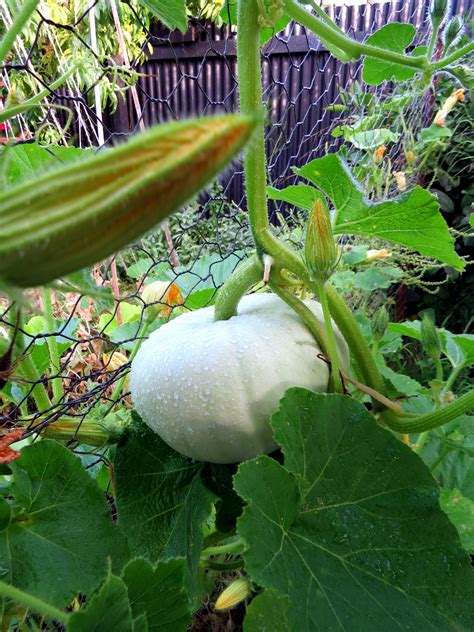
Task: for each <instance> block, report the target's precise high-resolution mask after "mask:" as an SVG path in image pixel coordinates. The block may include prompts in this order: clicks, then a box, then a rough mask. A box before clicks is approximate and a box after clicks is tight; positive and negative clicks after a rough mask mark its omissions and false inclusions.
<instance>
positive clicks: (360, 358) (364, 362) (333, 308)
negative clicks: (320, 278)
mask: <svg viewBox="0 0 474 632" xmlns="http://www.w3.org/2000/svg"><path fill="white" fill-rule="evenodd" d="M315 289H316V288H315ZM325 290H326V297H327V300H328V304H329V309H330V312H331V316H332V317H333V319H334V321H335V322H336V324H337V326H338V327H339V330H340V331H341V333H342V335H343V336H344V338H345V339H346V341H347V344H348V345H349V348H350V350H351V352H352V354H353V356H354V359H355V361H356V363H357V366H358V368H359V370H360V372H361V374H362V377H363V380H364V383H365V384H367V386H370V388H373V389H374V390H376V391H377V392H378V393H382V395H383V394H384V393H385V384H384V382H383V379H382V376H381V374H380V371H379V369H378V367H377V364H376V363H375V358H374V356H373V355H372V352H371V350H370V347H369V345H368V343H367V341H366V340H365V338H364V335H363V334H362V332H361V330H360V327H359V326H358V324H357V322H356V321H355V319H354V317H353V315H352V313H351V311H350V309H349V308H348V307H347V305H346V304H345V302H344V299H343V298H342V296H341V295H340V294H339V293H338V291H337V290H336V289H335V288H334V287H332V286H331V285H330V283H326V287H325Z"/></svg>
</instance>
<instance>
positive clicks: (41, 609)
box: [0, 581, 69, 625]
mask: <svg viewBox="0 0 474 632" xmlns="http://www.w3.org/2000/svg"><path fill="white" fill-rule="evenodd" d="M0 595H2V596H3V597H7V598H8V599H11V600H12V601H14V602H16V603H21V604H23V605H24V606H26V607H27V608H28V609H29V610H33V612H37V613H38V614H40V615H42V616H44V617H46V618H48V619H53V620H54V621H59V623H63V624H64V625H67V624H68V623H69V615H68V614H67V613H66V612H63V611H62V610H59V609H58V608H56V607H55V606H52V605H51V604H49V603H45V602H44V601H42V600H41V599H38V597H34V596H33V595H29V594H28V593H25V592H23V591H22V590H19V589H18V588H15V587H14V586H11V585H10V584H6V583H5V582H2V581H0Z"/></svg>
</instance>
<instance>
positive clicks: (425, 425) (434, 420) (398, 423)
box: [383, 389, 474, 434]
mask: <svg viewBox="0 0 474 632" xmlns="http://www.w3.org/2000/svg"><path fill="white" fill-rule="evenodd" d="M473 409H474V389H473V390H471V391H469V392H468V393H465V394H464V395H462V396H461V397H459V398H458V399H456V400H454V402H451V404H448V406H445V407H444V408H441V409H440V410H434V411H433V412H431V413H426V414H425V415H420V416H419V417H415V418H414V419H403V418H401V417H396V416H395V415H393V414H390V413H384V414H383V419H384V421H385V423H386V424H387V426H388V427H389V428H390V429H391V430H395V431H396V432H402V433H409V434H412V433H417V432H426V431H428V430H432V429H433V428H437V427H438V426H442V425H443V424H446V423H448V422H449V421H452V420H453V419H456V417H460V416H461V415H464V414H465V413H468V412H469V411H471V410H473Z"/></svg>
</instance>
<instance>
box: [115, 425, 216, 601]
mask: <svg viewBox="0 0 474 632" xmlns="http://www.w3.org/2000/svg"><path fill="white" fill-rule="evenodd" d="M143 426H144V424H143ZM114 465H115V476H116V493H117V496H116V502H117V511H118V517H119V521H120V524H121V525H122V527H123V528H124V530H125V531H126V533H127V536H128V541H129V545H130V548H131V551H132V554H135V555H140V556H145V557H146V558H148V559H149V560H150V561H151V562H152V563H155V562H156V561H157V560H158V559H169V558H175V557H183V558H185V560H186V566H185V585H186V587H187V589H188V592H189V595H190V598H191V600H192V601H193V602H194V601H197V600H198V599H199V598H200V596H201V594H202V584H201V578H200V575H199V572H198V562H199V557H200V554H201V547H202V541H203V534H202V529H201V527H202V525H203V524H204V522H205V521H206V520H207V518H208V517H209V515H210V514H211V511H212V508H213V505H214V502H215V500H216V496H214V494H213V493H212V492H210V491H209V490H208V489H207V488H206V487H205V485H204V483H203V482H202V480H201V470H202V467H203V464H202V463H196V462H193V461H192V460H191V459H188V458H186V457H184V456H182V455H180V454H178V453H177V452H175V451H174V450H172V449H171V448H169V447H168V446H167V445H166V444H165V443H164V442H163V441H162V440H161V439H160V438H159V437H158V436H157V435H156V434H155V433H153V432H152V431H151V430H149V429H147V428H146V427H142V429H141V430H140V431H139V432H133V433H131V434H130V436H129V437H128V438H127V440H126V441H125V442H124V443H122V444H121V445H120V446H118V448H117V452H116V457H115V463H114Z"/></svg>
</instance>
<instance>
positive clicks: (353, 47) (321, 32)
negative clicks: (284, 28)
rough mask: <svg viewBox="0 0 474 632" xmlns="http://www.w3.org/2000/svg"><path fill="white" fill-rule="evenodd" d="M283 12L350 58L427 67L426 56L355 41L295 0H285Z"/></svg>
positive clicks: (410, 66)
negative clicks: (405, 53)
mask: <svg viewBox="0 0 474 632" xmlns="http://www.w3.org/2000/svg"><path fill="white" fill-rule="evenodd" d="M285 12H286V14H287V15H289V16H290V17H291V18H293V19H294V20H296V21H297V22H299V23H300V24H302V25H303V26H305V27H306V28H308V29H310V30H311V31H313V33H315V35H317V36H318V37H320V38H321V39H322V40H326V41H327V42H329V43H330V44H331V45H332V46H333V47H336V48H339V49H340V50H342V51H344V52H345V53H347V54H348V55H350V56H351V57H352V58H355V59H358V58H359V57H360V56H361V55H366V56H368V57H375V58H377V59H383V60H384V61H389V62H392V63H396V64H401V65H402V66H407V67H409V68H416V69H418V70H420V72H422V71H424V70H427V69H428V68H429V63H428V60H427V58H426V57H423V56H419V57H409V56H407V55H404V54H402V53H394V52H392V51H389V50H387V49H385V48H378V47H377V46H371V45H370V44H363V43H362V42H356V41H355V40H353V39H351V38H350V37H348V36H347V35H345V34H344V33H342V32H338V31H336V30H335V29H334V28H333V27H331V26H329V24H327V23H326V22H325V21H324V22H323V21H322V20H321V19H319V18H317V17H316V16H314V15H312V14H311V13H309V12H308V11H307V10H306V9H304V8H303V7H302V6H301V5H300V4H299V3H298V2H295V0H286V4H285Z"/></svg>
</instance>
